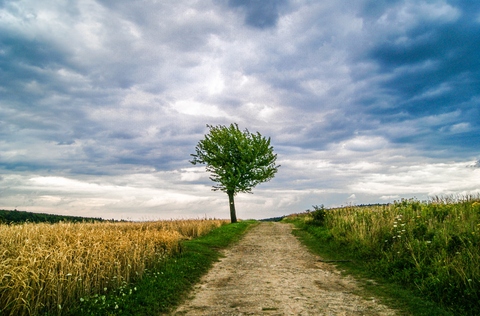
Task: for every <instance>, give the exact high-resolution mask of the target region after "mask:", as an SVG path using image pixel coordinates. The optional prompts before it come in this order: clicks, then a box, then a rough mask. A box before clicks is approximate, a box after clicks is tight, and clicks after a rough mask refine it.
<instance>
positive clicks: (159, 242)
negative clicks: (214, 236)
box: [0, 220, 225, 315]
mask: <svg viewBox="0 0 480 316" xmlns="http://www.w3.org/2000/svg"><path fill="white" fill-rule="evenodd" d="M224 223H225V221H223V220H176V221H155V222H142V223H132V222H121V223H105V222H104V223H75V224H74V223H59V224H32V223H26V224H21V225H11V226H10V225H0V314H2V313H5V314H6V315H8V314H10V315H36V314H41V313H43V312H45V311H49V312H50V313H51V312H52V311H55V313H57V314H61V312H62V310H64V309H65V307H68V306H71V305H72V304H74V303H75V302H78V300H79V299H80V298H81V297H84V296H87V295H92V294H93V293H101V292H102V291H105V290H109V289H111V288H115V287H118V286H120V285H121V284H124V283H125V282H127V283H128V282H131V281H134V280H135V279H137V278H140V277H142V275H143V273H144V271H145V269H148V268H150V267H152V266H153V265H154V264H156V263H158V262H159V261H161V260H162V259H164V258H165V257H166V256H169V255H171V254H174V253H176V252H178V251H179V249H180V248H179V247H180V241H181V240H182V239H189V238H195V237H198V236H201V235H203V234H205V233H207V232H208V231H210V230H212V229H213V228H215V227H218V226H220V225H222V224H224Z"/></svg>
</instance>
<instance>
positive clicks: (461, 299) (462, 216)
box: [304, 197, 480, 315]
mask: <svg viewBox="0 0 480 316" xmlns="http://www.w3.org/2000/svg"><path fill="white" fill-rule="evenodd" d="M322 212H323V211H322ZM314 213H315V212H314ZM311 216H312V215H311V214H308V216H305V220H304V225H305V227H306V230H308V231H312V230H313V231H315V230H316V229H319V228H318V227H317V228H315V225H313V224H315V223H316V222H318V220H312V219H311ZM313 216H314V218H315V216H316V217H319V216H320V218H323V225H324V226H323V227H322V228H323V229H324V230H322V233H321V234H320V233H318V232H316V233H314V235H315V236H316V237H317V238H318V240H320V241H321V242H322V243H326V244H328V245H329V247H331V248H332V249H342V250H343V251H344V253H345V255H346V256H348V257H349V258H350V259H352V260H356V261H357V262H362V263H363V265H364V266H365V267H366V268H367V269H368V270H370V271H372V272H374V273H375V274H376V275H377V276H382V277H385V278H387V279H388V280H391V281H394V282H396V283H397V284H400V285H402V286H403V287H405V288H408V289H411V290H414V291H417V292H418V293H419V294H420V295H422V296H423V297H426V298H429V299H430V300H432V301H434V302H436V303H438V304H441V305H442V306H444V307H445V308H448V309H450V310H452V311H453V312H454V313H455V314H456V315H479V314H480V281H479V280H480V199H479V198H478V197H476V198H474V197H465V198H461V199H457V200H453V199H451V198H449V199H448V200H447V199H441V198H438V197H437V198H435V199H433V200H431V201H428V202H419V201H417V200H402V201H398V202H395V203H394V204H390V205H378V206H370V207H352V206H350V207H344V208H337V209H329V210H324V214H323V215H318V214H317V215H313Z"/></svg>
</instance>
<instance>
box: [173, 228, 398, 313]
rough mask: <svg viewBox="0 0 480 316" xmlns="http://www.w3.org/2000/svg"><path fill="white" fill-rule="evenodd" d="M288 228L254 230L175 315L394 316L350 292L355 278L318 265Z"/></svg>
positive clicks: (204, 280)
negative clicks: (343, 275)
mask: <svg viewBox="0 0 480 316" xmlns="http://www.w3.org/2000/svg"><path fill="white" fill-rule="evenodd" d="M291 230H292V226H291V225H289V224H281V223H262V224H260V225H258V226H257V227H255V228H253V229H252V230H251V231H249V232H248V233H247V234H246V235H245V236H244V238H243V239H242V240H241V241H240V242H239V243H237V244H236V245H234V246H233V247H232V248H230V249H228V250H226V251H225V258H223V259H222V260H221V261H219V262H217V263H216V264H215V265H214V267H213V268H212V269H211V270H210V272H209V273H208V274H207V275H206V276H205V277H204V278H203V279H202V281H201V283H200V285H198V286H197V288H196V289H195V291H194V293H192V298H191V299H190V300H188V301H187V302H185V304H184V305H182V306H180V307H179V308H178V309H177V311H176V312H174V315H316V316H318V315H395V312H394V311H392V310H390V309H388V308H387V307H385V306H383V305H380V304H378V303H376V302H375V300H374V299H373V298H371V299H363V298H361V297H359V296H357V295H354V294H352V292H353V291H354V290H355V289H358V285H357V284H356V282H355V280H354V279H352V278H348V277H342V276H341V275H340V273H339V272H338V271H337V270H336V269H335V267H333V266H332V265H329V264H326V263H322V262H319V257H317V256H315V255H312V254H311V253H310V252H309V251H308V250H307V249H306V248H305V247H304V246H303V245H302V244H301V243H300V242H299V241H298V240H297V239H296V238H295V237H294V236H293V235H292V234H291Z"/></svg>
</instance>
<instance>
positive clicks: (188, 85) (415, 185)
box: [0, 0, 480, 220]
mask: <svg viewBox="0 0 480 316" xmlns="http://www.w3.org/2000/svg"><path fill="white" fill-rule="evenodd" d="M231 123H237V124H238V125H239V127H240V129H242V130H243V129H248V130H249V131H251V132H260V133H261V134H262V135H263V136H265V137H270V138H271V144H272V145H273V147H274V151H275V153H276V154H277V155H278V156H277V163H278V164H280V165H281V167H280V168H279V170H278V173H277V174H276V176H275V178H274V179H272V180H271V181H269V182H267V183H262V184H260V185H258V186H257V187H255V188H254V189H253V194H242V193H240V194H238V195H237V196H236V209H237V217H238V218H240V219H250V218H255V219H261V218H269V217H276V216H282V215H288V214H291V213H298V212H303V211H305V210H307V209H312V206H313V205H321V204H324V205H325V206H326V207H336V206H341V205H360V204H370V203H389V202H393V201H395V200H399V199H402V198H407V199H408V198H416V199H418V200H428V199H429V198H430V197H433V196H444V195H450V196H465V195H469V194H474V195H476V194H480V2H478V1H476V0H464V1H459V0H458V1H457V0H450V1H440V0H439V1H434V0H433V1H421V0H412V1H409V0H407V1H400V0H392V1H386V0H383V1H381V0H359V1H345V0H341V1H338V0H323V1H311V0H277V1H269V0H263V1H260V0H225V1H222V0H210V1H209V0H202V1H190V0H181V1H178V0H175V1H170V0H166V1H157V0H142V1H129V0H81V1H80V0H43V1H38V0H0V209H7V210H12V209H18V210H22V211H32V212H43V213H53V214H62V215H76V216H89V217H92V216H93V217H102V218H107V219H112V218H113V219H127V220H157V219H180V218H205V217H207V218H229V209H228V197H227V195H226V194H225V193H223V192H218V191H217V192H213V191H212V190H211V187H212V185H213V184H214V183H212V182H211V181H210V180H209V174H208V173H206V171H205V166H199V165H196V166H194V165H192V164H191V163H190V162H189V160H190V159H191V156H190V154H192V153H194V149H195V146H196V144H197V143H198V141H200V140H201V139H203V138H204V136H205V134H206V133H208V128H207V127H206V125H207V124H209V125H229V124H231Z"/></svg>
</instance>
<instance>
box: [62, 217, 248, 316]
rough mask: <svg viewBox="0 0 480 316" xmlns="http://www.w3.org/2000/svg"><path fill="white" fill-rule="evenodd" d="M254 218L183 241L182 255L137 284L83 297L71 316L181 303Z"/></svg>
mask: <svg viewBox="0 0 480 316" xmlns="http://www.w3.org/2000/svg"><path fill="white" fill-rule="evenodd" d="M255 223H256V222H255V221H243V222H239V223H236V224H229V225H224V226H221V227H220V228H217V229H215V230H213V231H212V232H210V233H209V234H207V235H205V236H203V237H200V238H197V239H193V240H189V241H185V242H183V243H182V251H181V252H180V254H178V255H176V256H174V257H171V258H168V259H166V260H165V261H163V262H161V263H159V264H158V265H157V266H156V267H155V268H154V269H152V270H150V271H147V272H146V274H145V275H144V277H143V278H142V279H141V280H140V281H139V282H137V283H135V284H130V285H129V284H125V285H124V286H122V287H120V288H119V289H117V290H115V291H111V292H108V293H105V294H104V295H95V296H94V297H90V298H88V299H82V301H81V302H80V303H79V306H78V307H77V308H76V309H75V310H73V311H70V312H69V313H67V314H69V315H92V316H93V315H95V316H97V315H135V316H137V315H159V314H164V313H168V312H170V311H171V310H172V309H173V308H174V307H175V306H177V305H178V304H180V303H181V302H182V301H183V300H184V299H185V297H186V295H187V294H188V292H189V291H190V290H191V289H192V287H193V286H194V285H195V284H196V283H197V282H198V281H199V280H200V277H201V276H202V275H204V274H205V273H206V272H207V271H208V269H209V268H210V267H211V266H212V264H213V263H214V262H215V261H217V260H218V259H219V258H220V256H221V254H220V252H219V250H221V249H223V248H225V247H227V246H229V245H230V244H232V243H233V242H235V241H237V240H238V239H240V237H241V236H242V235H243V234H244V233H245V232H246V230H247V229H248V228H249V227H251V226H252V225H254V224H255Z"/></svg>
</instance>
